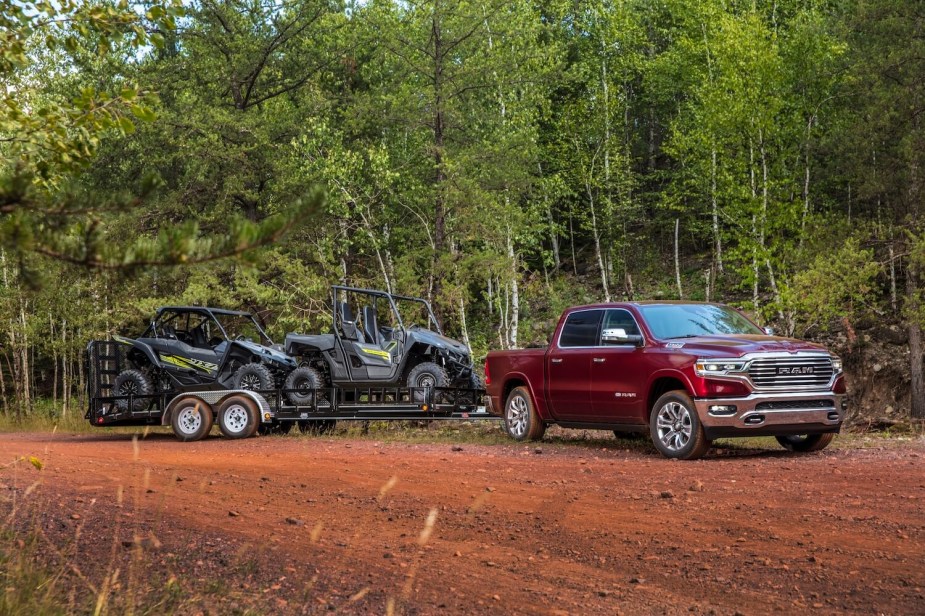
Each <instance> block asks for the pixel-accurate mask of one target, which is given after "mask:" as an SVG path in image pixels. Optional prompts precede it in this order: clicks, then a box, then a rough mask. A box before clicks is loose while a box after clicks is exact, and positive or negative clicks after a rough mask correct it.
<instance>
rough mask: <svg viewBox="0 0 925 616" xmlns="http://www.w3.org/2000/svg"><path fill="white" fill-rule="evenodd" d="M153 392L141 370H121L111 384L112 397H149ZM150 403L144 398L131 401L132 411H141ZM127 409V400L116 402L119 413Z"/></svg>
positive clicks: (148, 380) (149, 381)
mask: <svg viewBox="0 0 925 616" xmlns="http://www.w3.org/2000/svg"><path fill="white" fill-rule="evenodd" d="M153 391H154V388H153V387H152V385H151V380H150V379H149V378H148V375H146V374H145V373H144V372H142V371H141V370H133V369H128V370H123V371H122V372H120V373H119V374H118V376H116V380H115V381H113V383H112V395H113V396H128V395H134V396H150V395H151V393H152V392H153ZM150 403H151V401H150V400H147V399H145V398H141V399H140V400H139V399H138V398H135V399H134V400H132V411H143V410H145V407H147V406H148V405H149V404H150ZM128 407H129V404H128V400H126V399H122V400H116V408H118V409H119V410H120V411H127V410H129V408H128Z"/></svg>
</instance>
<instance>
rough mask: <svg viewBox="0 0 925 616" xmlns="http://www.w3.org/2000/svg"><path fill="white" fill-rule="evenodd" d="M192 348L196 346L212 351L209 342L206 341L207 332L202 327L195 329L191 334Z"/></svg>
mask: <svg viewBox="0 0 925 616" xmlns="http://www.w3.org/2000/svg"><path fill="white" fill-rule="evenodd" d="M190 346H194V347H196V348H199V349H211V348H212V347H210V346H209V341H208V340H206V332H205V330H204V329H203V327H202V325H199V326H197V327H194V328H193V330H192V331H191V332H190Z"/></svg>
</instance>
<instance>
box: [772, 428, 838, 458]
mask: <svg viewBox="0 0 925 616" xmlns="http://www.w3.org/2000/svg"><path fill="white" fill-rule="evenodd" d="M775 438H776V439H777V442H778V443H780V444H781V447H783V448H784V449H786V450H788V451H796V452H800V453H806V452H809V451H822V450H823V449H825V448H826V447H828V446H829V443H831V442H832V439H834V438H835V433H834V432H827V433H826V434H800V435H795V436H777V437H775Z"/></svg>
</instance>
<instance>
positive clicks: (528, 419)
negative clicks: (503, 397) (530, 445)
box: [504, 387, 546, 441]
mask: <svg viewBox="0 0 925 616" xmlns="http://www.w3.org/2000/svg"><path fill="white" fill-rule="evenodd" d="M504 431H505V432H507V433H508V435H509V436H510V437H511V438H512V439H514V440H515V441H538V440H540V439H541V438H543V434H545V433H546V424H545V423H543V420H542V419H540V416H539V414H537V412H536V408H535V407H534V406H533V399H532V398H531V397H530V392H529V391H527V388H526V387H515V388H514V390H513V391H512V392H511V395H509V396H508V397H507V402H505V404H504Z"/></svg>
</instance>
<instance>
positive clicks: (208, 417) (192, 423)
mask: <svg viewBox="0 0 925 616" xmlns="http://www.w3.org/2000/svg"><path fill="white" fill-rule="evenodd" d="M212 421H213V418H212V407H211V406H209V405H208V404H206V403H205V402H203V401H202V400H200V399H199V398H193V397H189V398H182V399H181V400H180V401H178V402H177V403H176V404H174V406H173V413H171V415H170V427H171V428H173V433H174V434H175V435H176V436H177V438H178V439H180V440H181V441H198V440H199V439H201V438H203V437H205V436H206V435H207V434H209V431H210V430H212Z"/></svg>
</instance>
